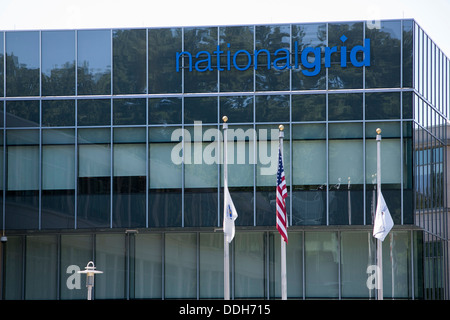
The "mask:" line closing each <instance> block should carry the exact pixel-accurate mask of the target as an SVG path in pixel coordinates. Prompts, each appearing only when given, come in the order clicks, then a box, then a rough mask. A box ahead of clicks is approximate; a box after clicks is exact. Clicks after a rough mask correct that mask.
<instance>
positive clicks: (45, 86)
mask: <svg viewBox="0 0 450 320" xmlns="http://www.w3.org/2000/svg"><path fill="white" fill-rule="evenodd" d="M74 94H75V32H74V31H44V32H42V95H43V96H68V95H74Z"/></svg>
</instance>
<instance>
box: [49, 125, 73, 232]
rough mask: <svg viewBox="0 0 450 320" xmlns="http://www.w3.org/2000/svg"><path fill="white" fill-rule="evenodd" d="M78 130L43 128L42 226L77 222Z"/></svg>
mask: <svg viewBox="0 0 450 320" xmlns="http://www.w3.org/2000/svg"><path fill="white" fill-rule="evenodd" d="M74 135H75V133H74V130H73V129H63V130H45V131H43V132H42V144H43V146H42V178H41V179H42V194H41V198H42V199H41V205H42V212H41V215H42V218H41V219H42V228H73V227H74V222H75V136H74Z"/></svg>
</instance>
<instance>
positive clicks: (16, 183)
mask: <svg viewBox="0 0 450 320" xmlns="http://www.w3.org/2000/svg"><path fill="white" fill-rule="evenodd" d="M6 143H7V148H6V152H7V155H6V160H7V177H6V179H7V181H6V186H7V192H6V212H5V226H6V228H8V229H38V228H39V164H40V161H39V131H37V130H9V131H7V132H6Z"/></svg>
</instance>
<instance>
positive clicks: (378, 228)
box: [373, 192, 394, 241]
mask: <svg viewBox="0 0 450 320" xmlns="http://www.w3.org/2000/svg"><path fill="white" fill-rule="evenodd" d="M393 226H394V221H392V217H391V214H390V213H389V209H388V207H387V205H386V202H385V201H384V198H383V195H382V193H381V192H380V195H379V196H378V201H377V212H376V214H375V223H374V226H373V236H374V237H375V238H377V239H380V240H381V241H383V240H384V238H386V236H387V235H388V233H389V231H391V229H392V227H393Z"/></svg>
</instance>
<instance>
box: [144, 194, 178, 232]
mask: <svg viewBox="0 0 450 320" xmlns="http://www.w3.org/2000/svg"><path fill="white" fill-rule="evenodd" d="M181 199H182V198H181V189H151V190H150V191H149V194H148V206H149V217H148V219H149V223H148V224H149V227H155V228H158V227H180V226H181V217H182V215H181V211H182V200H181Z"/></svg>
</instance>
